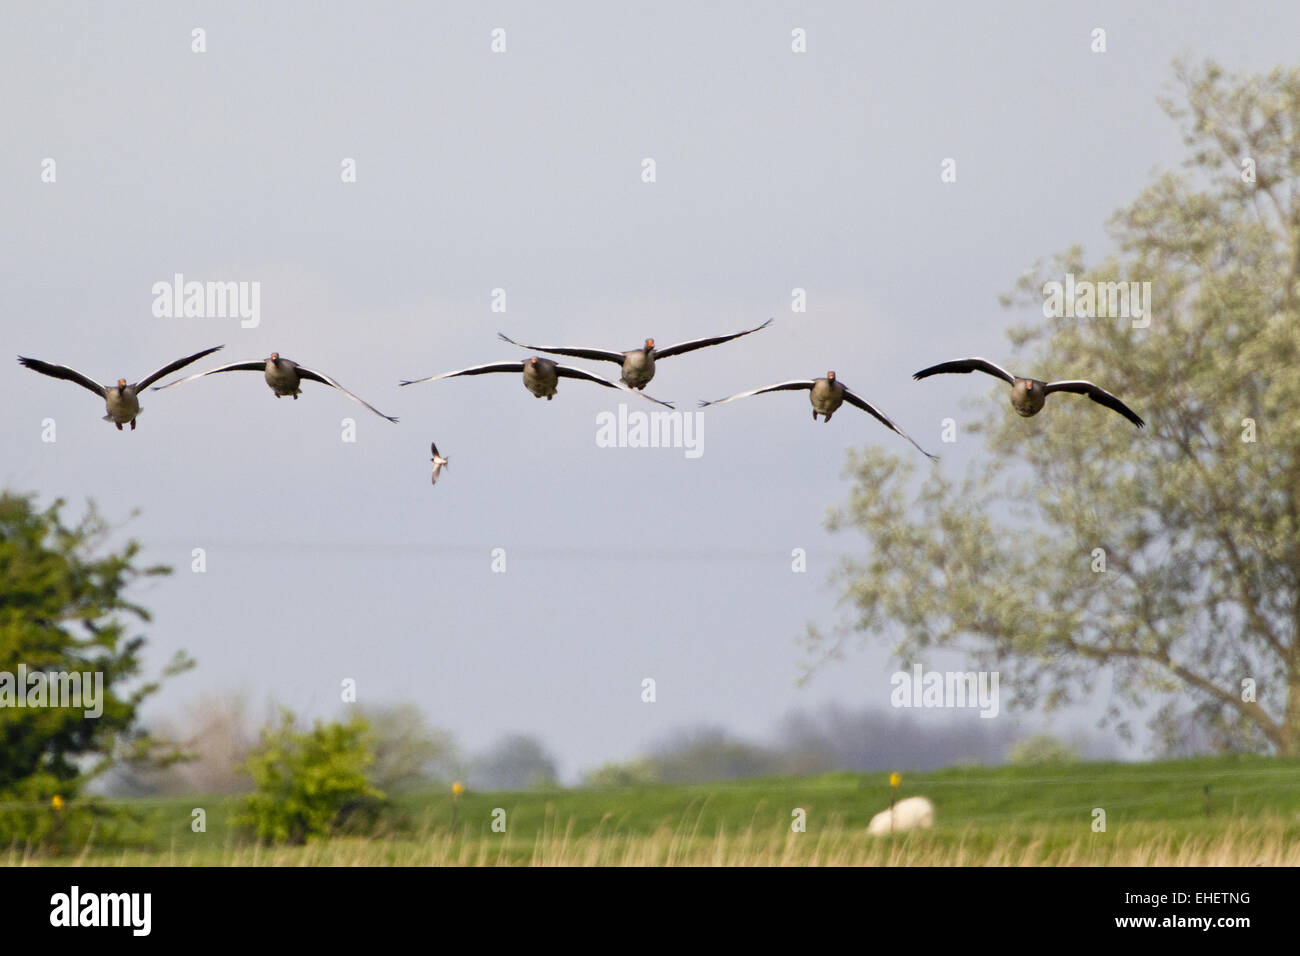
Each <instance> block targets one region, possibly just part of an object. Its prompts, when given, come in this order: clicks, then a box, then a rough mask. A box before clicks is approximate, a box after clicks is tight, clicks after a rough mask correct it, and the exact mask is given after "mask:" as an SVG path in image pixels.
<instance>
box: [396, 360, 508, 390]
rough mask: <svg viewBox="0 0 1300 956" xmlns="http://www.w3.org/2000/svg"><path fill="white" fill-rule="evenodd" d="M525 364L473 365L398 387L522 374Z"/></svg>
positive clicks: (418, 379) (408, 382) (490, 363)
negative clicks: (451, 379)
mask: <svg viewBox="0 0 1300 956" xmlns="http://www.w3.org/2000/svg"><path fill="white" fill-rule="evenodd" d="M523 370H524V363H523V362H522V361H519V362H489V363H488V364H487V365H471V366H470V367H469V368H462V369H459V370H457V371H455V372H443V373H442V374H441V375H430V376H429V377H428V378H417V379H411V380H409V381H403V382H398V383H397V384H398V385H419V384H420V383H421V382H436V381H437V380H438V379H440V378H455V377H456V376H457V375H486V374H488V373H489V372H522V371H523Z"/></svg>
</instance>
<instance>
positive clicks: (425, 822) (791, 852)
mask: <svg viewBox="0 0 1300 956" xmlns="http://www.w3.org/2000/svg"><path fill="white" fill-rule="evenodd" d="M886 779H887V775H886V774H856V773H833V774H825V775H820V776H812V777H794V778H773V779H758V780H745V781H732V782H725V783H717V784H695V785H667V784H664V785H654V786H647V787H638V788H628V789H618V790H552V791H535V792H520V793H474V792H469V793H466V794H465V795H463V796H462V797H460V798H459V799H458V800H454V799H453V798H452V796H451V795H450V793H445V792H441V791H439V792H427V793H416V794H407V795H403V796H401V797H399V798H397V799H396V800H395V801H394V803H395V805H396V811H397V812H396V814H395V817H396V819H397V825H395V826H394V827H393V828H392V831H391V832H390V833H389V834H387V835H382V836H373V837H366V838H355V837H336V838H333V839H330V840H321V841H317V842H313V843H311V844H309V845H307V846H303V847H273V848H267V847H259V846H255V845H252V844H249V843H247V842H244V841H241V840H239V839H238V837H237V834H235V833H234V832H233V831H231V830H230V829H229V828H228V826H227V819H228V816H229V813H230V811H231V808H232V806H233V803H232V801H231V799H230V798H226V797H219V798H218V797H213V798H208V799H204V798H198V797H186V798H178V799H168V800H160V801H134V802H131V803H132V804H133V805H134V807H135V808H136V809H138V810H139V811H140V812H141V814H142V817H143V820H144V823H145V826H146V829H147V831H148V832H149V833H150V834H151V835H152V838H153V839H152V842H153V848H152V849H148V850H140V849H132V850H107V849H97V848H96V847H95V846H94V845H93V844H92V845H91V846H88V847H84V848H80V849H79V850H77V851H75V852H67V850H68V848H65V852H64V854H62V855H59V856H54V857H47V856H38V855H34V854H30V853H27V852H25V851H24V850H23V849H22V848H18V847H13V848H10V849H8V850H7V852H5V853H4V854H3V855H0V862H4V863H6V864H9V865H23V864H42V863H53V864H66V863H70V864H74V865H75V864H84V865H101V866H102V865H153V864H161V865H223V864H236V865H275V866H294V865H308V866H313V865H341V866H347V865H377V864H398V865H503V864H508V865H519V864H524V865H585V864H602V865H623V864H631V865H666V864H668V865H787V864H788V865H818V864H822V865H959V866H960V865H1120V866H1143V865H1245V866H1251V865H1266V866H1300V760H1279V759H1266V758H1257V757H1222V758H1201V759H1194V760H1180V761H1167V762H1160V763H1146V764H1121V763H1088V764H1076V765H1072V766H1051V767H1026V768H1017V767H978V768H951V769H947V770H941V771H936V772H932V773H904V774H903V782H902V785H901V786H900V788H899V793H898V796H899V797H900V798H901V797H906V796H912V795H923V796H926V797H929V798H930V799H931V800H932V801H933V802H934V804H935V806H936V821H935V827H934V829H933V830H930V831H924V832H917V833H909V834H895V835H891V836H887V837H872V836H868V835H867V834H866V833H865V832H864V829H865V827H866V824H867V821H868V820H870V818H871V816H872V815H873V814H875V813H876V812H877V811H879V810H881V809H883V808H884V807H886V806H887V805H888V801H889V792H888V785H887V783H886ZM1207 785H1208V786H1209V788H1210V791H1209V797H1208V804H1207V798H1206V793H1205V787H1206V786H1207ZM196 807H201V808H203V809H204V810H205V811H206V814H207V831H206V832H204V833H194V832H192V830H191V827H190V823H191V819H192V816H191V812H192V810H193V809H194V808H196ZM497 808H500V809H501V810H504V811H505V832H504V833H499V832H493V830H492V820H493V811H494V810H496V809H497ZM796 808H799V809H802V810H804V811H806V819H807V824H806V826H807V829H806V832H802V833H796V832H792V830H791V821H792V819H793V817H792V811H794V810H795V809H796ZM1095 808H1101V809H1103V810H1105V813H1106V830H1105V832H1094V830H1093V819H1094V817H1093V811H1094V809H1095Z"/></svg>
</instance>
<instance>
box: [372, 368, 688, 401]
mask: <svg viewBox="0 0 1300 956" xmlns="http://www.w3.org/2000/svg"><path fill="white" fill-rule="evenodd" d="M491 372H523V373H524V388H526V389H528V391H530V392H532V393H533V395H535V396H536V397H538V398H545V399H546V400H547V401H550V400H551V399H552V398H554V397H555V389H556V386H557V385H558V384H559V381H560V379H562V378H578V379H583V380H584V381H588V382H595V383H596V384H597V385H603V386H605V387H606V388H616V389H618V390H619V391H623V392H630V391H632V390H631V389H629V388H626V387H624V386H622V385H618V384H616V383H614V382H611V381H610V380H609V379H607V378H601V377H600V376H599V375H592V374H591V373H590V372H584V371H583V370H582V369H580V368H573V367H571V366H568V365H557V364H556V363H554V362H552V361H551V360H550V359H544V358H538V357H537V356H536V355H534V356H532V357H530V358H526V359H524V360H523V361H522V362H491V363H489V364H487V365H471V366H470V367H469V368H463V369H460V370H459V371H456V372H443V373H442V374H441V375H430V376H429V377H428V378H417V379H415V380H413V381H403V382H399V383H398V384H400V385H418V384H419V383H420V382H433V381H437V380H438V379H440V378H455V377H456V376H457V375H487V374H488V373H491ZM632 394H634V395H640V396H641V397H642V398H644V399H647V400H649V401H652V402H654V403H656V404H658V405H663V406H664V407H665V408H672V407H673V405H672V403H671V402H661V401H659V399H657V398H652V397H651V396H649V395H647V394H645V392H632Z"/></svg>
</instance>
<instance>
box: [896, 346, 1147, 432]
mask: <svg viewBox="0 0 1300 956" xmlns="http://www.w3.org/2000/svg"><path fill="white" fill-rule="evenodd" d="M970 372H983V373H984V374H985V375H992V376H993V377H994V378H1000V379H1001V380H1002V381H1004V382H1006V383H1007V384H1008V385H1010V386H1011V407H1012V408H1013V409H1015V412H1016V414H1017V415H1020V416H1021V417H1023V418H1032V417H1033V416H1034V415H1037V414H1038V413H1039V412H1041V411H1042V410H1043V405H1044V403H1045V402H1046V401H1047V396H1048V395H1050V394H1052V392H1073V393H1075V394H1076V395H1087V396H1088V397H1089V398H1091V399H1092V400H1093V401H1094V402H1096V403H1097V404H1098V405H1102V406H1104V407H1106V408H1109V409H1110V410H1111V411H1114V412H1118V413H1119V414H1121V415H1123V416H1124V417H1125V418H1127V419H1128V420H1129V421H1130V422H1132V423H1133V424H1134V425H1136V426H1137V427H1138V428H1143V427H1145V425H1146V422H1144V421H1143V420H1142V419H1141V417H1139V416H1138V414H1137V412H1135V411H1133V409H1131V408H1129V407H1128V406H1127V405H1125V404H1124V403H1123V402H1122V401H1120V399H1119V398H1118V397H1117V396H1115V395H1112V394H1111V393H1110V392H1108V391H1106V390H1105V389H1104V388H1102V387H1101V386H1100V385H1096V384H1094V383H1093V382H1088V381H1085V380H1083V379H1066V380H1062V381H1059V382H1044V381H1041V380H1040V379H1036V378H1021V377H1019V376H1017V375H1012V374H1011V373H1010V372H1008V371H1007V370H1006V369H1004V368H1002V367H1001V366H999V365H995V364H993V363H992V362H990V361H989V360H988V359H984V358H978V357H976V358H966V359H954V360H953V361H951V362H941V363H940V364H938V365H931V366H930V367H929V368H923V369H921V371H919V372H917V373H916V374H915V375H913V376H912V378H914V379H917V380H918V381H919V380H920V379H923V378H929V377H930V376H931V375H942V374H945V373H954V374H968V373H970Z"/></svg>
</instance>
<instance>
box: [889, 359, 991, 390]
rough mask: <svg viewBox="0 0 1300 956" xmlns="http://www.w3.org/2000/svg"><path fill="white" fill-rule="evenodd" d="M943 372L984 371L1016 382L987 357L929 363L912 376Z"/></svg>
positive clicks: (925, 376) (927, 376)
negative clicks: (936, 363) (935, 363)
mask: <svg viewBox="0 0 1300 956" xmlns="http://www.w3.org/2000/svg"><path fill="white" fill-rule="evenodd" d="M944 372H963V373H964V372H984V373H985V374H987V375H992V376H993V377H994V378H1000V379H1002V381H1004V382H1006V383H1007V384H1008V385H1015V384H1016V377H1015V376H1014V375H1012V374H1011V373H1010V372H1008V371H1007V370H1006V369H1004V368H1002V367H1001V366H1000V365H994V364H993V363H992V362H990V361H989V360H988V359H983V358H967V359H956V360H954V361H952V362H942V363H940V364H938V365H931V366H930V367H929V368H923V369H921V371H919V372H917V373H916V374H915V375H913V376H912V378H914V379H922V378H929V377H930V376H931V375H942V374H943V373H944Z"/></svg>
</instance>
